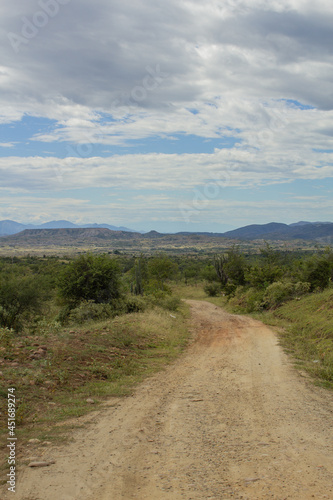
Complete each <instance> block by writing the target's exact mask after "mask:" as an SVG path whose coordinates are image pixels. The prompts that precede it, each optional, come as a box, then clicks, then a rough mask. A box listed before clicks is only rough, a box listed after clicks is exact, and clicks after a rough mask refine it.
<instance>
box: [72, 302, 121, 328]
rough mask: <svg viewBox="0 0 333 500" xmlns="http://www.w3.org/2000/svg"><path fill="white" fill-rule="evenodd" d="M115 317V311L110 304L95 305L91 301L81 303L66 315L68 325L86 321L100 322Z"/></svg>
mask: <svg viewBox="0 0 333 500" xmlns="http://www.w3.org/2000/svg"><path fill="white" fill-rule="evenodd" d="M114 315H115V310H114V308H113V307H112V306H111V305H110V304H96V302H94V301H93V300H87V301H84V302H81V304H80V305H79V306H77V307H76V308H75V309H72V310H71V311H70V312H69V314H68V322H69V323H79V324H82V323H85V322H86V321H102V320H104V319H107V318H111V317H113V316H114Z"/></svg>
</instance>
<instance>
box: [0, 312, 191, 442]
mask: <svg viewBox="0 0 333 500" xmlns="http://www.w3.org/2000/svg"><path fill="white" fill-rule="evenodd" d="M186 315H187V308H186V306H185V305H184V306H182V310H181V311H177V312H173V313H172V314H171V313H170V312H169V311H166V310H164V309H161V308H158V307H155V308H154V309H150V310H148V311H146V312H141V313H133V314H128V315H124V316H120V317H116V318H114V319H112V320H108V321H103V322H99V323H90V324H85V325H84V326H82V325H80V326H78V327H73V326H72V327H71V328H70V329H69V328H67V329H58V331H54V329H53V330H52V329H51V330H50V331H47V330H45V331H44V333H43V334H42V335H38V336H33V335H30V336H25V335H21V336H17V335H16V336H15V335H13V334H9V333H8V332H6V331H4V330H2V336H1V340H0V349H1V351H0V370H1V373H2V375H1V387H2V389H1V391H0V404H1V408H0V411H1V413H2V415H5V417H6V412H7V389H8V387H15V388H16V391H15V393H16V398H17V407H16V410H17V420H16V425H17V436H18V438H19V440H20V446H21V447H22V445H24V443H26V442H27V440H28V439H30V438H38V439H41V440H45V439H46V440H50V441H52V440H54V439H57V440H58V439H59V436H61V435H62V434H63V432H60V429H59V427H55V426H54V424H55V423H57V422H66V421H67V420H68V419H69V418H72V417H79V416H81V415H83V414H85V413H87V412H89V411H91V409H92V405H91V404H89V403H87V401H86V400H87V399H88V398H92V399H93V400H94V401H95V404H94V406H93V408H95V407H96V406H98V405H99V404H100V403H102V402H103V401H105V400H106V399H109V398H112V397H114V396H116V397H119V396H126V395H128V394H130V393H131V392H132V391H133V388H134V387H135V386H136V385H137V384H138V383H139V382H141V381H142V380H143V379H144V378H145V377H147V376H149V375H151V374H152V373H154V372H156V371H157V370H160V369H163V367H165V366H166V365H167V364H168V363H170V362H172V360H174V359H175V358H176V357H177V356H178V355H179V354H180V353H181V352H182V350H183V349H184V347H185V346H186V344H187V340H188V336H189V332H188V329H187V324H186ZM42 348H44V352H45V355H44V354H43V355H41V356H39V355H37V354H36V355H35V356H34V354H33V353H34V352H38V351H43V349H42ZM45 348H46V349H45ZM63 430H66V427H63ZM7 436H8V430H7V428H6V419H5V422H4V423H3V425H2V426H1V437H2V438H3V440H5V439H6V438H7Z"/></svg>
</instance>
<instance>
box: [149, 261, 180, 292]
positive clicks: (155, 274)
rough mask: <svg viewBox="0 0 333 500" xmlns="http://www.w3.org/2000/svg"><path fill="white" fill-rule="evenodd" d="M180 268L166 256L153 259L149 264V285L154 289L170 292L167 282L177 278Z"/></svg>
mask: <svg viewBox="0 0 333 500" xmlns="http://www.w3.org/2000/svg"><path fill="white" fill-rule="evenodd" d="M177 271H178V266H177V264H176V263H175V262H172V260H170V259H169V258H168V257H167V256H165V255H158V256H156V257H153V258H152V259H151V260H149V262H148V276H149V281H150V283H149V285H150V287H151V288H152V289H155V290H156V289H157V290H162V291H164V292H165V291H168V287H167V286H166V284H165V282H166V281H167V280H168V279H171V278H172V277H174V276H175V274H176V273H177Z"/></svg>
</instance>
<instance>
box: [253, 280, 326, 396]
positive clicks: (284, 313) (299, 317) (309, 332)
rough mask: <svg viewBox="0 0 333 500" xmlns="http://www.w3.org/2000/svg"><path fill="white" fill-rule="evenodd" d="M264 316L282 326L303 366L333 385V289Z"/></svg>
mask: <svg viewBox="0 0 333 500" xmlns="http://www.w3.org/2000/svg"><path fill="white" fill-rule="evenodd" d="M262 319H264V321H265V322H266V323H269V324H273V325H275V326H278V327H280V333H279V336H280V339H281V344H282V345H283V347H284V348H285V349H286V350H287V352H289V353H290V354H292V355H293V357H294V358H295V359H296V361H297V362H298V365H299V366H300V367H301V368H303V369H305V370H306V371H307V372H308V373H310V374H311V375H312V376H313V377H315V379H316V380H317V381H318V382H319V381H321V382H322V383H323V385H325V386H326V387H331V388H333V290H331V289H329V290H325V291H324V292H318V293H312V294H310V295H307V296H305V297H302V298H301V299H300V300H292V301H290V302H288V303H286V304H284V305H283V306H281V307H279V308H278V309H275V310H273V311H270V312H267V313H265V314H263V315H262Z"/></svg>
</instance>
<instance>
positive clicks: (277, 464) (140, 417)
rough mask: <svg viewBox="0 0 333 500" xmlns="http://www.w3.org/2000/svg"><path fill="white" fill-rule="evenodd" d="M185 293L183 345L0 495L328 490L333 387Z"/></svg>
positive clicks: (195, 495) (223, 495)
mask: <svg viewBox="0 0 333 500" xmlns="http://www.w3.org/2000/svg"><path fill="white" fill-rule="evenodd" d="M187 302H188V303H189V304H190V306H191V311H192V313H191V329H192V332H193V341H192V343H191V344H190V346H189V347H188V348H187V350H186V352H185V353H184V354H183V355H182V356H181V357H180V358H179V359H178V360H177V361H176V362H175V363H174V364H172V365H170V366H169V367H168V368H167V369H166V370H165V371H163V372H161V373H159V374H157V375H156V376H154V377H152V378H150V379H149V380H146V381H145V382H144V383H143V384H141V385H140V386H139V387H138V389H137V390H136V392H135V394H134V395H133V396H131V397H128V398H125V399H119V400H112V401H110V403H109V404H108V405H106V406H105V407H104V409H103V410H102V411H100V412H98V413H95V414H93V415H92V416H91V417H89V418H90V423H89V425H87V426H86V427H85V428H83V429H77V430H76V431H75V432H74V441H73V442H71V443H69V444H67V445H66V446H64V447H60V448H51V449H48V450H47V451H46V452H44V455H43V456H44V458H46V457H48V458H52V459H54V460H55V462H56V463H55V464H53V465H51V466H49V467H45V468H36V469H32V468H28V467H26V466H24V468H23V469H22V470H20V471H19V481H18V487H17V492H16V494H15V495H13V494H12V493H10V494H9V493H8V494H6V493H5V492H4V496H1V498H6V499H7V498H15V500H95V499H98V500H118V499H119V500H120V499H132V498H136V499H140V500H141V499H142V500H143V499H146V500H159V499H168V500H178V499H179V500H180V499H184V500H190V499H202V500H203V499H205V500H206V499H260V500H261V499H276V500H285V499H292V500H307V499H313V498H315V499H324V498H329V499H333V440H332V437H333V433H332V420H333V419H332V417H333V402H332V394H331V393H330V392H329V391H326V390H324V389H320V388H318V387H315V386H313V385H311V384H310V383H309V381H308V380H307V379H306V378H302V377H301V376H300V375H299V374H298V373H296V372H295V370H294V368H293V367H292V365H291V362H290V360H289V359H288V357H287V356H286V355H285V354H284V353H283V351H282V350H281V348H280V347H279V345H278V342H277V338H276V336H275V334H274V333H273V332H272V330H270V329H269V328H268V327H266V326H265V325H263V324H262V323H260V322H258V321H255V320H253V319H251V318H248V317H243V316H235V315H230V314H227V313H226V312H224V311H223V310H222V309H220V308H218V307H216V306H214V305H212V304H210V303H207V302H200V301H194V300H193V301H192V300H191V301H187ZM89 418H88V419H87V417H85V418H83V420H89ZM78 421H80V419H78ZM35 451H36V450H35ZM35 451H31V452H30V454H31V453H35ZM37 451H38V450H37ZM42 458H43V457H42ZM3 491H4V490H3Z"/></svg>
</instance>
